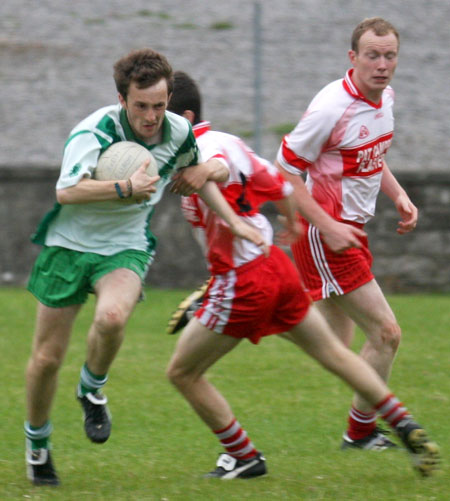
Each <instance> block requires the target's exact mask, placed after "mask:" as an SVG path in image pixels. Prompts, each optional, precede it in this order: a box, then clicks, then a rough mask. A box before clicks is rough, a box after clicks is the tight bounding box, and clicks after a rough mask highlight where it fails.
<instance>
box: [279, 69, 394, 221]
mask: <svg viewBox="0 0 450 501" xmlns="http://www.w3.org/2000/svg"><path fill="white" fill-rule="evenodd" d="M352 72H353V69H350V70H349V71H348V72H347V74H346V75H345V78H343V79H339V80H336V81H334V82H331V83H330V84H328V85H327V86H325V87H324V88H323V89H322V90H321V91H320V92H319V93H318V94H317V95H316V96H315V97H314V99H313V100H312V101H311V103H310V105H309V107H308V109H307V110H306V112H305V114H304V115H303V117H302V118H301V120H300V122H299V123H298V124H297V126H296V127H295V129H294V130H293V131H292V132H291V133H290V134H287V135H286V136H285V137H284V138H283V141H282V144H281V146H280V149H279V150H278V155H277V160H278V162H279V163H280V164H281V166H282V167H283V168H284V169H286V170H287V171H288V172H290V173H292V174H298V175H300V174H301V173H302V172H304V171H307V179H306V185H307V187H308V190H309V192H310V193H311V195H312V196H313V198H314V199H315V200H316V201H317V202H318V203H319V205H320V206H321V207H322V208H323V209H324V210H325V211H326V212H327V213H328V214H330V215H331V216H332V217H334V218H335V219H338V220H343V221H354V222H357V223H361V224H364V223H366V222H367V221H369V220H370V219H371V218H372V217H373V215H374V214H375V205H376V198H377V196H378V192H379V190H380V184H381V177H382V169H383V165H384V156H385V154H386V152H387V150H388V148H389V146H390V145H391V142H392V137H393V129H394V116H393V111H392V108H393V104H394V91H393V90H392V88H391V87H387V88H386V89H385V90H384V92H383V95H382V99H381V100H380V102H379V103H378V104H375V103H373V102H371V101H369V100H367V99H366V98H365V97H364V96H363V95H362V94H361V92H360V91H359V90H358V88H357V87H356V86H355V84H354V83H353V80H352Z"/></svg>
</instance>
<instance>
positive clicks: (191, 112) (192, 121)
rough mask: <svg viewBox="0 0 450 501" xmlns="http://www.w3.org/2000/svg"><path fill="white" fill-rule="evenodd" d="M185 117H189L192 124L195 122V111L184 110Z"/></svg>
mask: <svg viewBox="0 0 450 501" xmlns="http://www.w3.org/2000/svg"><path fill="white" fill-rule="evenodd" d="M182 116H183V117H184V118H187V119H188V120H189V122H191V124H193V123H194V120H195V113H194V112H193V111H192V110H184V111H183V115H182Z"/></svg>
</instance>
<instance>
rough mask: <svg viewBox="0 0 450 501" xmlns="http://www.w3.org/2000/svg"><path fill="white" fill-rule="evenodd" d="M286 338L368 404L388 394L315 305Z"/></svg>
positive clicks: (370, 369) (376, 377) (380, 381)
mask: <svg viewBox="0 0 450 501" xmlns="http://www.w3.org/2000/svg"><path fill="white" fill-rule="evenodd" d="M289 339H290V340H291V341H292V342H294V343H295V344H297V345H298V346H299V347H300V348H302V349H303V350H304V351H305V352H306V353H308V355H310V356H311V357H313V358H315V359H316V360H317V361H318V362H320V363H321V364H322V365H323V366H324V367H325V368H326V369H328V370H329V371H331V372H333V373H334V374H336V375H338V376H339V377H340V378H341V379H343V380H344V381H345V382H346V383H348V384H349V385H350V386H351V387H352V388H353V389H354V390H356V391H357V392H358V393H360V394H361V395H363V396H364V398H365V399H367V401H369V402H370V404H371V406H373V405H375V404H378V403H379V402H380V401H381V400H383V398H385V397H386V396H387V395H388V394H389V390H388V388H387V386H386V384H385V383H384V382H383V381H382V379H381V378H380V377H379V376H378V374H377V373H376V372H375V371H374V369H372V367H370V365H368V364H367V363H366V362H365V361H364V360H363V359H362V358H361V357H359V356H358V355H356V354H355V353H353V352H352V351H351V350H349V349H348V348H346V347H345V346H344V344H343V343H342V342H341V341H340V340H339V339H338V338H337V337H336V336H335V335H334V334H333V332H332V331H331V329H330V327H329V326H328V323H327V322H326V321H325V320H324V319H323V317H322V316H321V314H320V313H319V312H318V311H317V309H316V308H315V307H311V308H310V310H309V312H308V314H307V315H306V317H305V319H304V320H303V321H302V322H301V324H300V325H298V326H296V327H295V328H294V329H292V330H291V331H290V336H289Z"/></svg>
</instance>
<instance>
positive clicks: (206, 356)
mask: <svg viewBox="0 0 450 501" xmlns="http://www.w3.org/2000/svg"><path fill="white" fill-rule="evenodd" d="M239 341H240V340H239V339H235V338H232V337H230V336H223V335H220V334H216V333H214V332H212V331H210V330H209V329H207V328H206V327H204V326H203V325H202V324H201V323H200V322H199V321H198V320H197V319H196V318H193V319H192V320H191V321H190V322H189V324H188V325H187V326H186V328H185V329H184V331H183V333H182V335H181V337H180V339H179V340H178V343H177V346H176V348H175V352H174V354H173V356H172V359H171V360H170V362H169V366H168V368H167V376H168V378H169V380H170V381H171V382H172V383H173V384H174V385H175V387H176V388H177V389H178V390H179V391H180V393H181V394H182V395H183V396H184V397H185V398H186V400H187V401H188V402H189V403H190V405H191V406H192V408H193V409H194V410H195V412H196V413H197V414H198V415H199V416H200V418H201V419H202V420H203V421H204V422H205V423H206V424H207V425H208V426H209V427H210V428H211V430H213V431H214V430H219V429H222V428H225V427H226V426H228V425H229V424H230V422H231V421H232V419H233V412H232V410H231V408H230V406H229V404H228V402H227V401H226V400H225V399H224V397H223V396H222V395H221V394H220V393H219V392H218V390H217V389H216V388H215V387H214V386H213V385H212V384H211V383H210V382H209V381H208V380H207V379H206V378H205V377H204V376H203V374H204V372H205V371H206V370H207V369H208V368H209V367H211V366H212V365H213V364H214V363H215V362H216V361H217V360H219V359H220V358H221V357H223V356H224V355H225V354H226V353H228V352H229V351H231V350H232V349H233V348H234V347H235V346H236V345H237V344H238V343H239Z"/></svg>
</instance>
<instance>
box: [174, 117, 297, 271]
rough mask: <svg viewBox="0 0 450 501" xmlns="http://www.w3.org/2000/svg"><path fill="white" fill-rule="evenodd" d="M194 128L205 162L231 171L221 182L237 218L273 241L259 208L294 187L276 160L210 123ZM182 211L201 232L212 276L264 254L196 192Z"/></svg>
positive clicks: (220, 185) (282, 195) (222, 189)
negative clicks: (237, 234)
mask: <svg viewBox="0 0 450 501" xmlns="http://www.w3.org/2000/svg"><path fill="white" fill-rule="evenodd" d="M193 130H194V134H195V137H196V139H197V143H198V146H199V149H200V152H201V156H202V159H203V161H205V162H206V161H207V160H209V159H210V158H217V159H219V160H221V161H222V162H223V163H224V165H226V167H227V168H228V169H229V172H230V175H229V178H228V180H227V181H226V182H224V183H218V186H219V188H220V190H221V192H222V194H223V196H224V197H225V199H226V200H227V201H228V203H229V204H230V205H231V207H232V208H233V209H234V211H235V212H236V213H237V214H238V215H239V216H241V217H242V218H243V219H244V220H245V221H246V222H247V223H248V224H250V225H252V226H253V227H255V228H257V229H258V230H259V231H260V232H261V234H262V235H263V237H264V238H265V240H266V242H267V243H268V244H269V245H270V244H271V243H272V240H273V230H272V226H271V224H270V222H269V221H268V220H267V218H266V217H265V216H264V215H262V214H261V213H260V212H259V208H260V206H261V205H262V204H263V203H265V202H267V201H271V200H272V201H275V200H280V199H282V198H284V197H286V196H288V195H289V194H290V193H292V185H291V184H290V183H288V182H287V181H285V180H284V179H283V177H282V176H281V174H280V173H279V171H278V169H277V168H276V167H275V166H274V165H273V164H271V163H270V162H268V161H267V160H264V159H263V158H261V157H259V156H258V155H256V153H255V152H254V151H252V150H251V149H250V148H249V147H248V146H247V145H246V144H245V143H244V142H243V141H242V140H241V139H239V138H238V137H236V136H233V135H231V134H227V133H224V132H218V131H212V130H211V129H210V124H209V123H208V122H201V123H200V124H197V125H196V126H194V127H193ZM182 212H183V214H184V216H185V218H186V219H187V220H188V221H189V222H190V223H191V224H192V226H193V227H194V229H195V231H196V232H197V234H198V233H200V234H201V235H202V238H203V240H204V244H205V254H206V258H207V260H208V265H209V269H210V271H211V273H212V274H223V273H226V272H228V271H230V270H232V269H234V268H238V267H239V266H242V265H243V264H245V263H248V262H249V261H252V260H253V259H256V258H257V257H259V256H260V255H261V254H262V251H261V249H260V248H259V247H258V246H256V245H255V244H253V243H252V242H248V241H247V240H243V239H240V238H237V237H235V236H234V235H233V234H232V233H231V231H230V228H229V226H228V224H227V223H225V221H223V220H222V219H221V218H220V217H219V216H218V215H217V214H216V213H215V212H214V211H212V210H210V209H209V207H208V206H207V205H206V204H205V203H204V202H203V200H202V199H201V198H200V197H199V196H198V195H196V194H194V195H192V196H190V197H182ZM197 236H198V235H197Z"/></svg>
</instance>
